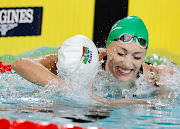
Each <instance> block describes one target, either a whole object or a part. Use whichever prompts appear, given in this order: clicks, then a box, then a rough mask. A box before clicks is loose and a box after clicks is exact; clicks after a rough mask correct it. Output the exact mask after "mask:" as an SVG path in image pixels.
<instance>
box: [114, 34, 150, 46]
mask: <svg viewBox="0 0 180 129" xmlns="http://www.w3.org/2000/svg"><path fill="white" fill-rule="evenodd" d="M134 38H136V43H137V45H138V46H140V47H141V48H147V42H146V40H145V39H144V38H142V37H137V36H131V35H130V34H122V35H120V36H119V38H118V39H115V41H119V42H120V43H129V42H131V41H132V40H133V39H134Z"/></svg>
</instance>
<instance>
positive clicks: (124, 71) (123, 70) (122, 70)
mask: <svg viewBox="0 0 180 129" xmlns="http://www.w3.org/2000/svg"><path fill="white" fill-rule="evenodd" d="M118 70H119V71H121V72H123V73H130V72H131V70H125V69H122V68H120V67H119V68H118Z"/></svg>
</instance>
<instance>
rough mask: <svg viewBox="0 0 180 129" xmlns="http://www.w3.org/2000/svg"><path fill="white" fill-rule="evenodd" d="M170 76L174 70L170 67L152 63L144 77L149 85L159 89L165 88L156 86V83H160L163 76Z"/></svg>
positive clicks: (160, 85)
mask: <svg viewBox="0 0 180 129" xmlns="http://www.w3.org/2000/svg"><path fill="white" fill-rule="evenodd" d="M167 74H170V75H173V74H174V70H173V68H171V67H168V66H167V65H165V64H163V63H162V64H161V65H159V66H157V63H154V64H153V65H152V66H151V67H150V69H149V72H148V73H147V75H146V78H147V79H148V81H149V83H150V84H152V85H153V86H155V87H160V88H166V85H165V84H157V82H159V81H161V80H162V78H163V76H165V75H167Z"/></svg>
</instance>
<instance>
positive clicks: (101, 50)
mask: <svg viewBox="0 0 180 129" xmlns="http://www.w3.org/2000/svg"><path fill="white" fill-rule="evenodd" d="M98 53H99V61H101V60H102V59H104V57H105V56H106V55H107V53H106V48H98Z"/></svg>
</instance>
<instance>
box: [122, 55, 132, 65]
mask: <svg viewBox="0 0 180 129" xmlns="http://www.w3.org/2000/svg"><path fill="white" fill-rule="evenodd" d="M123 65H124V67H125V68H131V66H132V59H131V57H130V56H128V55H126V56H125V57H124V60H123Z"/></svg>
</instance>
